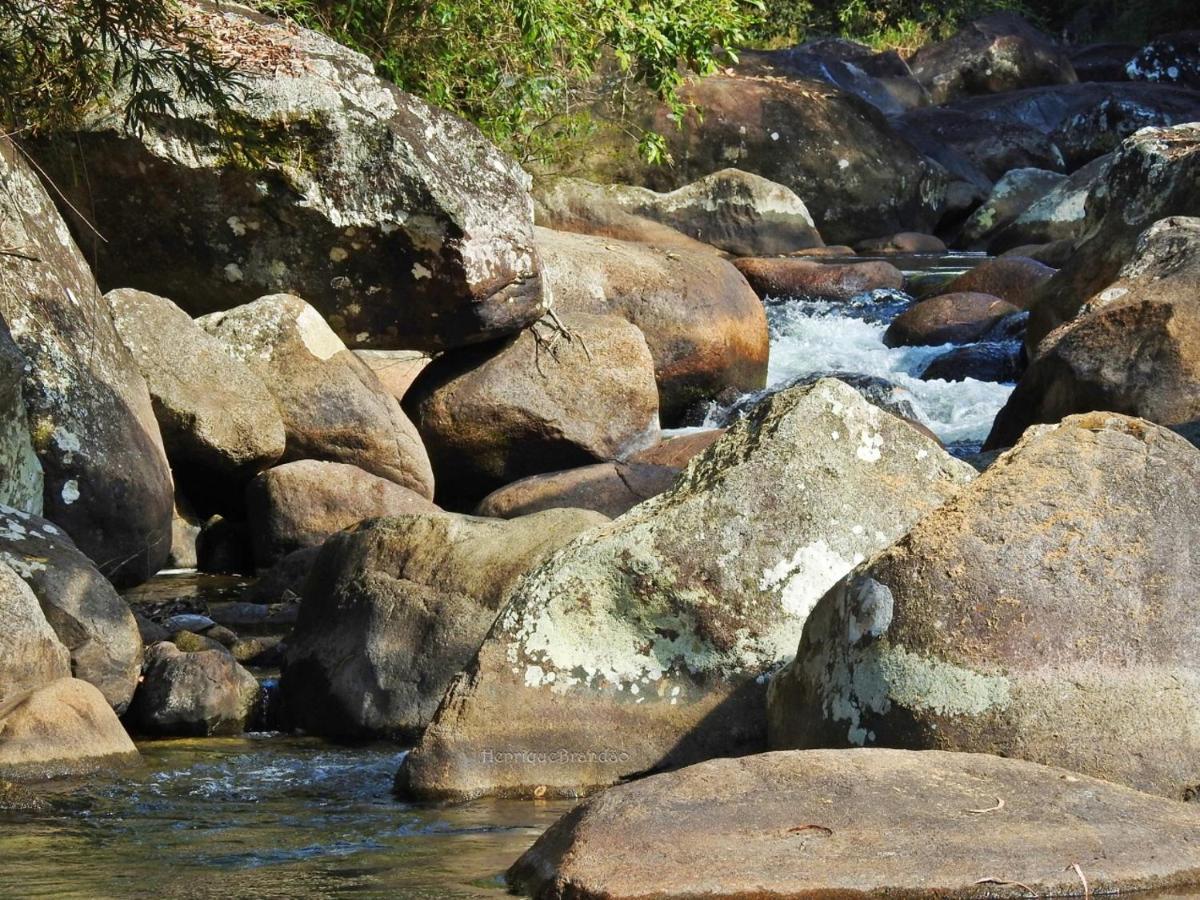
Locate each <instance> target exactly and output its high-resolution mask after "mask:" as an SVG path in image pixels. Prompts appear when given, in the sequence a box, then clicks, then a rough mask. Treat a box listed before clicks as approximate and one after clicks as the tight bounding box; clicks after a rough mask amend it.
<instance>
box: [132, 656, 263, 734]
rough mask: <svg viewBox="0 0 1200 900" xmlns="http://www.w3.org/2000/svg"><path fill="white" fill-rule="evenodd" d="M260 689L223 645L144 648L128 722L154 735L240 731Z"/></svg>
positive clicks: (255, 702) (247, 719)
mask: <svg viewBox="0 0 1200 900" xmlns="http://www.w3.org/2000/svg"><path fill="white" fill-rule="evenodd" d="M260 694H261V689H260V688H259V685H258V680H257V679H256V678H255V677H254V676H253V675H251V674H250V673H249V672H247V671H246V670H245V669H244V668H242V666H241V665H240V664H239V663H238V661H237V660H235V659H234V658H233V655H232V654H231V653H229V651H227V650H226V649H225V648H224V647H222V648H221V649H219V650H218V649H211V650H210V649H204V650H195V651H192V652H188V651H186V650H182V649H180V648H179V647H176V646H175V645H174V644H172V643H169V642H167V641H161V642H159V643H157V644H152V645H150V646H149V647H147V648H146V663H145V666H144V667H143V673H142V682H141V684H139V685H138V690H137V694H136V695H134V698H133V704H132V705H131V706H130V708H129V721H130V722H131V723H132V724H133V725H134V726H135V727H136V728H137V729H138V730H140V731H143V732H145V733H147V734H156V735H179V736H188V737H190V736H206V735H220V734H241V733H242V732H243V731H245V730H246V725H247V724H248V723H249V722H250V721H251V717H252V716H253V714H254V711H255V708H256V706H257V704H258V699H259V695H260Z"/></svg>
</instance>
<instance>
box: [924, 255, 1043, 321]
mask: <svg viewBox="0 0 1200 900" xmlns="http://www.w3.org/2000/svg"><path fill="white" fill-rule="evenodd" d="M1054 271H1055V270H1054V269H1052V268H1050V267H1049V266H1047V265H1045V264H1043V263H1040V262H1037V261H1036V260H1032V259H1026V258H1024V257H1020V256H1005V257H1001V258H999V259H988V260H984V261H983V262H981V263H980V264H979V265H977V266H975V267H973V268H971V269H968V270H967V271H966V272H964V273H963V274H962V275H959V276H958V277H957V278H954V279H952V280H951V281H948V282H947V283H946V284H945V285H944V286H943V287H942V288H941V290H940V291H939V293H943V294H963V293H974V294H990V295H992V296H993V297H999V298H1000V299H1001V300H1004V301H1005V302H1007V303H1011V304H1012V305H1013V306H1015V307H1016V308H1017V309H1029V308H1030V307H1031V306H1033V305H1034V304H1035V303H1037V302H1038V292H1039V290H1040V289H1041V287H1042V285H1044V284H1045V283H1046V282H1048V281H1049V280H1050V279H1051V278H1053V277H1054Z"/></svg>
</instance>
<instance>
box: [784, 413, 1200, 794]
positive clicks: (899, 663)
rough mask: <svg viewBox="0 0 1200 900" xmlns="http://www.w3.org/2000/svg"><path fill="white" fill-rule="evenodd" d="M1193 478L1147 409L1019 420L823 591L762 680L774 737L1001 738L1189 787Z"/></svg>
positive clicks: (984, 741)
mask: <svg viewBox="0 0 1200 900" xmlns="http://www.w3.org/2000/svg"><path fill="white" fill-rule="evenodd" d="M1198 478H1200V451H1197V449H1196V448H1195V447H1193V446H1192V445H1191V444H1189V443H1188V442H1187V441H1185V440H1184V439H1183V438H1181V437H1180V436H1179V435H1177V434H1174V433H1173V432H1171V431H1168V430H1166V429H1165V428H1160V427H1158V426H1156V425H1153V424H1151V423H1149V422H1146V421H1145V420H1142V419H1132V418H1128V417H1125V416H1119V415H1116V414H1115V413H1089V414H1087V415H1082V416H1071V417H1069V418H1067V419H1065V420H1064V421H1063V422H1062V424H1061V425H1057V426H1055V425H1046V426H1039V427H1037V428H1033V429H1030V430H1029V431H1027V432H1026V433H1025V436H1024V437H1023V438H1022V440H1021V442H1020V443H1019V444H1018V445H1017V446H1016V447H1014V448H1013V449H1012V450H1010V451H1009V452H1008V453H1006V454H1004V455H1003V456H1001V457H1000V458H999V459H998V460H997V461H996V462H994V463H993V464H992V465H991V466H990V467H989V468H988V469H987V470H986V471H985V472H984V473H983V474H982V475H980V476H979V478H978V479H976V480H975V481H974V482H973V483H972V484H971V486H970V487H968V488H967V489H966V490H965V491H963V492H961V493H960V494H959V495H958V496H957V497H955V498H954V499H952V500H951V501H950V502H949V503H947V504H945V505H944V506H942V507H941V508H940V509H937V510H935V511H933V512H931V513H930V514H928V515H926V516H925V517H924V518H923V519H921V521H919V522H918V523H917V524H916V526H915V527H914V528H913V529H912V530H911V531H910V532H909V533H908V534H907V535H906V536H905V537H903V538H901V539H900V540H899V541H897V542H896V543H894V544H893V545H892V546H891V547H889V548H888V549H887V550H885V551H883V552H882V553H878V554H876V555H875V557H874V558H872V559H870V560H869V561H868V562H866V563H864V564H863V565H861V566H859V567H858V568H857V569H855V570H854V571H853V572H851V573H850V574H849V575H847V576H846V577H845V578H844V579H842V581H840V582H839V583H838V584H837V585H835V586H834V587H833V588H832V589H831V590H830V591H829V592H828V593H827V594H826V595H825V596H824V597H823V598H822V599H821V600H820V602H818V603H817V606H816V608H815V609H814V610H813V613H812V615H811V616H810V617H809V620H808V625H807V627H806V628H805V631H804V636H803V638H802V639H801V641H800V645H799V648H798V650H797V653H796V657H795V661H794V662H792V663H791V664H789V665H788V666H787V667H786V668H785V669H783V670H782V671H781V672H780V673H778V674H777V675H775V677H774V678H773V679H772V681H771V686H770V692H769V699H768V716H769V728H770V740H771V745H772V746H773V747H800V748H808V747H837V746H852V745H858V746H862V745H865V744H871V745H879V746H891V747H900V748H904V749H913V750H917V749H922V750H923V749H937V750H961V751H970V752H979V753H995V754H998V755H1001V756H1007V757H1016V758H1020V759H1026V760H1030V761H1032V762H1039V763H1045V764H1050V765H1058V766H1062V767H1064V768H1068V769H1072V770H1074V771H1078V772H1082V773H1084V774H1087V775H1091V776H1093V777H1096V778H1104V779H1106V780H1109V781H1115V782H1119V783H1123V784H1127V785H1130V786H1132V787H1135V788H1138V789H1139V790H1146V791H1151V792H1153V793H1157V794H1163V795H1164V796H1168V797H1172V798H1176V799H1183V798H1184V797H1187V796H1191V795H1192V794H1193V793H1194V790H1195V785H1196V784H1198V783H1200V738H1198V736H1200V670H1198V668H1197V659H1198V658H1200V656H1198V653H1200V622H1198V621H1197V619H1196V617H1195V615H1194V608H1193V603H1192V600H1191V598H1192V596H1193V589H1194V585H1195V584H1196V582H1197V579H1198V578H1200V557H1198V556H1197V555H1196V554H1194V553H1191V552H1190V551H1189V550H1188V549H1187V548H1189V547H1191V546H1192V544H1193V543H1194V541H1195V540H1196V535H1197V534H1200V508H1198V507H1197V505H1196V503H1195V502H1194V489H1193V487H1194V485H1195V484H1196V482H1197V479H1198ZM939 623H944V624H945V627H939ZM951 623H952V624H951Z"/></svg>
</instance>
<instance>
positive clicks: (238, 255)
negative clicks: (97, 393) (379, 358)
mask: <svg viewBox="0 0 1200 900" xmlns="http://www.w3.org/2000/svg"><path fill="white" fill-rule="evenodd" d="M194 7H195V10H196V12H195V16H196V17H197V27H198V28H199V29H200V30H201V31H204V30H209V31H213V32H215V33H217V34H218V35H219V40H220V43H221V45H222V47H223V48H224V50H225V51H226V52H228V53H230V54H235V55H236V57H237V60H238V62H237V70H238V74H239V76H240V77H241V78H242V80H243V83H244V87H245V91H244V96H243V97H242V98H241V99H240V100H235V102H234V103H233V116H232V121H231V122H229V123H225V124H221V123H219V122H218V121H217V119H216V118H215V117H214V114H213V111H212V110H211V109H209V108H208V107H206V106H203V105H200V104H198V103H193V102H188V101H187V100H184V99H179V98H177V106H178V110H177V113H176V114H175V115H174V116H162V117H157V118H155V119H154V120H153V121H152V122H150V123H149V124H148V126H147V127H146V128H145V129H144V131H142V132H141V133H140V134H137V135H132V134H130V133H129V132H128V131H127V130H126V129H125V128H124V126H123V119H122V116H121V115H120V114H119V113H116V112H105V111H101V112H100V113H99V114H97V115H96V116H95V117H93V118H92V119H91V120H90V121H89V122H87V123H86V125H85V126H84V127H83V128H82V129H81V130H80V131H79V132H78V133H77V134H73V135H71V139H70V140H68V141H57V142H56V144H57V146H59V147H66V148H68V149H66V150H64V151H62V153H59V152H57V151H54V150H52V149H49V148H43V149H42V150H41V151H39V152H40V157H41V162H42V164H43V166H45V168H46V169H47V171H48V172H50V174H51V176H52V177H53V178H54V179H55V180H56V182H57V183H58V184H59V185H61V186H62V188H63V191H64V193H65V195H66V197H67V198H68V200H69V201H70V202H71V203H72V204H73V205H74V206H75V207H77V208H78V209H80V210H82V211H84V212H86V214H87V215H88V217H89V218H90V219H91V220H92V221H93V222H94V224H95V225H96V226H97V228H98V229H99V230H100V231H101V232H102V233H103V234H104V236H105V241H104V242H98V243H97V245H96V246H95V247H94V250H95V254H96V259H97V275H98V277H99V279H100V281H101V283H102V284H103V285H104V286H105V287H106V288H110V287H113V288H116V287H136V288H140V289H142V290H147V291H151V292H153V293H156V294H161V295H163V296H166V297H170V298H171V299H172V300H174V301H175V302H176V303H178V304H179V305H180V306H182V307H183V308H184V309H186V310H187V311H188V312H189V313H191V314H192V315H194V316H195V315H201V314H204V313H209V312H213V311H216V310H220V309H227V308H229V307H231V306H235V305H238V304H240V303H245V302H248V301H250V300H253V299H254V298H256V297H258V296H261V295H263V294H268V293H276V292H293V293H297V294H300V295H301V296H303V297H304V298H305V299H306V300H308V301H309V302H311V303H312V304H313V305H314V306H315V307H316V308H317V309H318V310H319V311H320V312H321V314H322V315H323V316H325V318H326V319H327V320H328V321H329V323H330V324H331V325H332V326H333V328H334V330H335V331H336V332H337V333H338V334H339V335H340V336H341V337H342V338H343V340H345V341H346V342H347V343H348V344H350V345H351V346H361V347H376V348H400V349H413V348H422V349H440V348H443V347H447V346H458V345H462V344H468V343H474V342H478V341H484V340H489V339H494V338H496V337H500V336H502V335H505V334H508V333H511V332H513V331H515V330H518V329H520V328H521V327H523V326H524V325H526V324H528V323H529V322H531V321H533V320H535V319H537V318H538V316H539V315H541V313H542V312H543V311H544V305H543V296H542V287H541V275H540V265H539V263H538V259H537V253H536V250H535V249H534V246H533V234H532V229H533V210H532V201H531V200H530V198H529V195H528V193H527V190H526V189H527V177H526V175H525V173H524V172H523V171H522V170H521V169H520V167H519V166H518V165H517V164H516V163H515V162H513V161H512V160H510V159H509V158H508V157H506V156H505V155H504V154H502V153H501V152H500V151H499V150H497V149H496V148H495V147H494V146H492V144H491V143H489V142H488V141H487V140H486V139H485V138H484V137H483V135H482V134H481V133H480V132H479V131H478V130H477V129H476V128H474V127H473V126H471V125H468V124H467V123H465V122H463V121H461V120H459V119H457V118H455V117H454V116H452V115H449V114H448V113H445V112H442V111H440V110H437V109H434V108H433V107H430V106H428V105H427V104H425V103H423V102H422V101H420V100H418V99H417V98H415V97H412V96H410V95H408V94H406V93H404V92H403V91H400V90H398V89H397V88H396V87H394V86H393V85H391V84H389V83H387V82H386V81H384V80H382V79H380V78H377V77H376V76H375V74H374V71H373V69H372V66H371V63H370V61H369V60H368V59H367V58H366V57H365V56H363V55H361V54H359V53H355V52H353V51H351V50H349V49H347V48H345V47H343V46H341V45H339V44H337V43H335V42H334V41H332V40H330V39H328V38H326V37H323V36H322V35H319V34H317V33H316V32H312V31H308V30H306V29H303V28H298V27H295V26H292V25H284V24H283V23H280V22H277V21H274V20H272V19H268V18H266V17H264V16H260V15H257V14H256V13H253V12H251V11H250V10H248V9H247V8H245V7H242V6H239V5H237V4H233V3H222V4H221V5H220V6H219V7H217V6H216V5H215V4H210V3H206V2H198V3H196V4H194ZM231 128H233V129H236V132H235V133H234V134H233V135H232V136H231V135H230V133H229V130H230V129H231ZM85 170H86V172H87V178H86V180H84V179H83V178H82V177H81V176H80V175H79V173H81V172H83V171H85ZM85 230H86V229H81V230H80V232H79V233H80V235H83V234H84V233H85ZM88 233H89V234H90V232H88Z"/></svg>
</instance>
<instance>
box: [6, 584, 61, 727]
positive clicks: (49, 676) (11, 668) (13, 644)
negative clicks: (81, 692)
mask: <svg viewBox="0 0 1200 900" xmlns="http://www.w3.org/2000/svg"><path fill="white" fill-rule="evenodd" d="M70 675H71V658H70V656H69V654H68V653H67V648H66V647H64V646H63V644H62V642H61V641H59V639H58V635H56V634H55V633H54V629H52V628H51V627H50V623H49V622H47V621H46V615H45V613H43V612H42V608H41V606H39V605H38V599H37V597H36V596H34V593H33V591H31V590H30V589H29V586H28V585H27V584H26V583H25V582H24V581H23V580H22V579H21V578H20V576H18V575H17V573H16V572H14V571H13V570H12V568H11V567H9V566H8V565H7V564H6V563H3V562H0V705H3V703H4V700H5V698H7V697H11V696H13V695H14V694H16V693H17V692H18V691H22V690H27V689H29V688H35V687H41V686H42V685H44V684H49V683H50V682H52V681H56V680H58V679H59V678H69V677H70Z"/></svg>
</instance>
